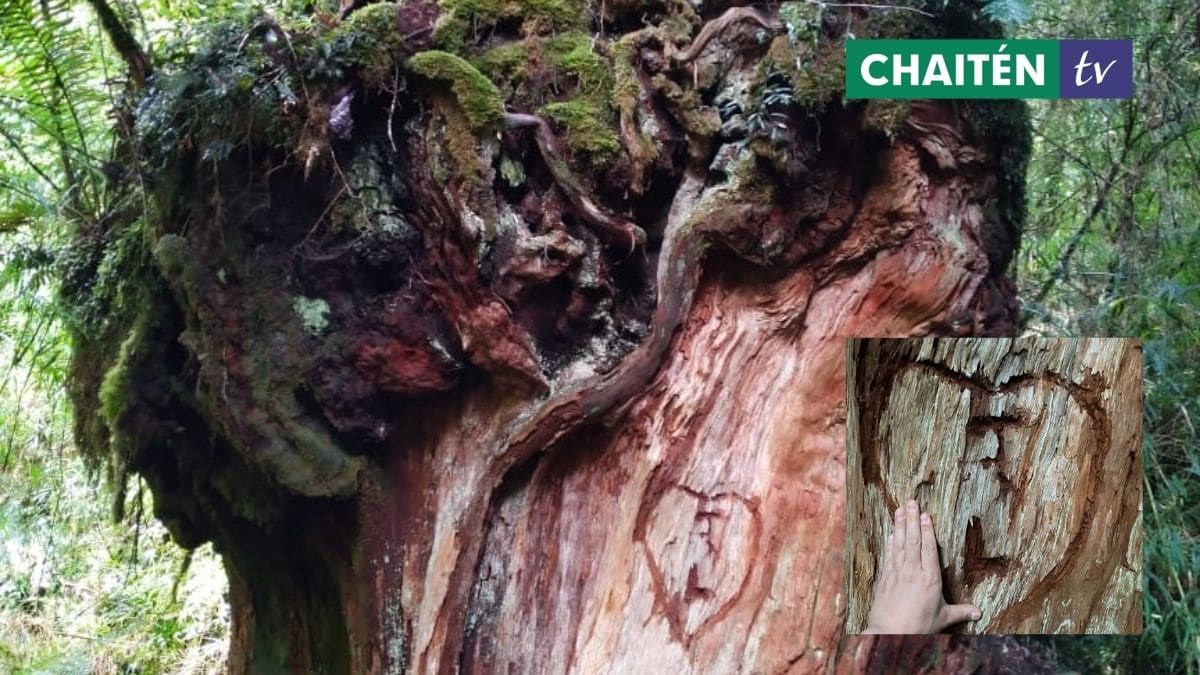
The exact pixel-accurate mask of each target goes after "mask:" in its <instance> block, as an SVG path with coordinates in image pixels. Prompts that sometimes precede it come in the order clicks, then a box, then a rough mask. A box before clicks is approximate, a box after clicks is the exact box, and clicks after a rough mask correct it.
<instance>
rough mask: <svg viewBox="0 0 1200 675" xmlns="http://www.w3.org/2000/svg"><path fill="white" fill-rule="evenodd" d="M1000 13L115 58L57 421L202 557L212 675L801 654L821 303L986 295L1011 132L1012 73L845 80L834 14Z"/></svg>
mask: <svg viewBox="0 0 1200 675" xmlns="http://www.w3.org/2000/svg"><path fill="white" fill-rule="evenodd" d="M935 4H937V3H935ZM998 30H999V27H998V26H996V25H994V24H990V23H988V22H987V21H985V20H984V19H982V18H980V17H979V16H978V13H977V12H976V8H974V7H973V6H972V5H971V4H970V3H949V5H948V6H947V7H945V8H941V9H938V10H937V12H936V13H932V12H925V11H924V10H915V9H907V8H899V9H897V8H891V9H885V8H864V7H833V6H822V5H820V4H818V3H807V2H793V3H784V4H782V5H780V6H774V5H772V6H770V7H767V6H758V5H756V6H753V7H728V6H726V4H725V3H712V4H709V3H705V5H704V9H703V11H699V10H697V9H695V6H694V4H693V3H688V2H676V1H674V0H672V1H668V2H661V3H660V2H581V1H577V0H537V1H534V0H506V1H504V2H496V3H492V2H476V1H474V0H442V1H441V2H433V1H431V0H414V1H410V2H405V3H401V4H370V5H366V6H364V7H356V6H354V5H346V6H344V7H343V8H342V10H341V11H340V12H339V14H338V15H337V16H334V15H331V14H320V13H318V14H317V15H316V16H314V17H309V18H306V19H304V20H299V19H292V20H285V19H283V18H279V17H269V16H255V17H248V18H246V19H245V20H242V21H229V22H225V23H219V24H216V25H214V26H213V27H211V29H210V30H208V31H207V35H208V37H207V39H206V40H205V41H203V42H201V43H198V44H194V45H188V46H185V48H181V49H180V50H177V51H176V52H172V53H171V55H169V56H167V57H160V59H159V61H160V62H158V63H152V64H151V65H150V67H149V68H150V72H149V73H148V74H146V75H145V78H144V79H145V82H146V85H145V87H144V88H138V87H137V86H136V82H135V83H134V85H133V91H132V96H131V101H133V102H135V103H131V107H130V108H129V109H127V110H124V111H119V112H120V114H119V116H118V119H119V121H120V125H121V126H120V129H121V131H122V134H123V136H122V137H123V143H122V146H121V148H120V150H119V160H120V163H121V164H122V165H123V166H125V167H126V168H127V171H126V173H125V176H124V178H123V179H122V180H121V181H120V182H119V183H118V184H116V185H114V189H115V190H119V191H121V192H120V194H122V195H124V197H123V199H120V200H118V201H117V207H116V208H114V210H113V214H112V217H111V218H109V219H107V220H105V221H104V222H101V223H96V224H94V225H92V226H90V227H87V228H84V229H83V230H82V231H81V232H80V235H79V238H78V245H77V246H76V249H75V252H74V256H73V259H72V264H71V265H70V266H69V268H68V270H67V275H66V282H65V286H66V294H67V299H68V302H69V303H70V304H72V305H73V306H74V307H75V324H76V328H77V330H76V334H77V344H78V349H77V351H76V355H75V361H74V365H73V375H74V379H73V394H74V399H75V403H76V406H77V412H78V436H79V439H80V441H81V444H82V445H84V446H86V447H87V448H89V450H90V452H91V453H93V456H95V457H97V458H102V459H104V460H105V461H106V464H107V466H109V467H110V470H111V472H112V475H113V477H114V479H116V480H117V481H118V482H120V481H123V480H124V477H125V476H126V475H127V474H129V473H131V472H136V473H137V474H140V475H141V476H143V477H144V478H145V480H146V481H147V482H148V483H149V484H150V486H151V488H152V489H153V491H154V498H155V505H156V509H157V511H158V515H159V517H160V518H162V520H163V521H164V522H165V523H167V525H168V527H169V528H170V529H171V532H172V534H173V535H174V536H175V537H176V539H177V540H178V541H179V542H180V543H182V544H183V545H185V546H194V545H197V544H199V543H201V542H203V541H208V540H211V541H213V542H214V544H215V545H216V548H217V549H218V550H219V551H220V552H221V554H222V556H223V557H224V560H225V562H226V566H227V568H228V571H229V576H230V579H231V587H232V598H231V599H232V604H233V621H234V626H233V652H232V657H231V667H232V668H233V670H234V671H235V672H243V671H248V670H264V671H265V670H274V669H291V670H296V671H304V672H343V671H353V672H396V671H400V670H404V669H409V670H412V671H414V672H435V671H439V672H451V671H455V670H460V669H461V670H470V671H484V670H491V669H494V668H500V669H505V670H509V671H511V672H564V671H568V670H572V669H574V670H577V671H579V672H654V671H661V672H680V671H686V670H689V669H695V670H698V671H714V672H728V671H731V670H736V669H738V668H744V669H746V670H747V671H754V672H778V671H784V670H787V669H789V668H790V669H792V670H794V671H796V672H806V671H811V670H817V669H821V668H824V667H826V666H827V665H828V664H830V663H831V662H833V661H834V660H836V659H837V655H838V654H839V653H841V652H840V651H839V637H840V636H841V633H842V617H843V614H844V612H845V609H846V600H845V598H844V597H843V595H842V583H841V577H842V560H841V551H842V532H843V525H842V524H843V507H842V504H843V494H842V489H843V487H842V486H843V463H844V460H843V452H844V443H843V435H844V429H843V415H844V402H843V401H844V398H843V390H844V364H843V354H844V345H843V342H842V338H843V337H844V336H850V335H863V334H878V335H924V334H946V333H954V334H987V333H1003V332H1006V331H1009V330H1010V329H1011V326H1012V321H1013V319H1014V309H1015V302H1014V299H1013V296H1012V290H1011V286H1010V284H1009V282H1008V281H1007V280H1006V278H1005V277H1004V270H1005V268H1006V266H1007V263H1008V260H1009V257H1010V255H1011V253H1012V251H1013V250H1014V248H1015V246H1016V242H1017V239H1018V234H1019V226H1020V222H1021V214H1022V192H1021V185H1022V174H1023V169H1024V161H1025V151H1026V147H1027V130H1026V127H1025V121H1024V111H1023V108H1022V107H1021V106H1020V105H1017V104H1001V103H995V104H993V103H988V104H980V103H953V102H919V103H913V104H911V105H910V104H908V103H904V102H875V103H865V102H847V101H843V100H842V96H841V87H842V81H843V73H842V70H841V69H842V64H843V58H842V41H843V40H844V39H845V38H846V36H847V35H850V34H853V35H855V36H858V37H869V36H904V35H924V36H938V35H946V36H953V35H976V36H983V35H995V34H997V33H998ZM889 644H890V643H889ZM913 646H914V649H915V648H917V647H919V646H920V645H916V644H915V643H914V645H913ZM850 647H852V648H854V649H857V650H859V651H858V652H856V654H857V656H855V657H854V658H855V659H860V658H867V655H864V654H865V653H864V652H862V651H861V650H863V649H867V650H868V652H869V649H870V645H869V644H867V643H864V644H860V645H857V646H855V645H850ZM892 647H896V645H892ZM959 647H960V648H962V649H969V646H964V645H959ZM868 655H869V654H868ZM858 662H859V661H853V663H858ZM863 662H864V663H865V661H863ZM848 663H849V662H848Z"/></svg>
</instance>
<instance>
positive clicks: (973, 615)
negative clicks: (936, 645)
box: [938, 604, 982, 631]
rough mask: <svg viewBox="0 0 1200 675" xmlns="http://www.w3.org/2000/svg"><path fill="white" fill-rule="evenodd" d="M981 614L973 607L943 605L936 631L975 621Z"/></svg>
mask: <svg viewBox="0 0 1200 675" xmlns="http://www.w3.org/2000/svg"><path fill="white" fill-rule="evenodd" d="M980 616H982V612H981V611H980V610H979V608H978V607H976V606H975V605H969V604H967V605H944V606H943V607H942V611H941V613H940V616H939V621H938V623H939V624H941V625H940V626H939V627H938V630H939V631H940V630H942V629H943V628H945V627H946V626H950V625H953V624H956V623H962V622H963V621H976V620H978V619H979V617H980Z"/></svg>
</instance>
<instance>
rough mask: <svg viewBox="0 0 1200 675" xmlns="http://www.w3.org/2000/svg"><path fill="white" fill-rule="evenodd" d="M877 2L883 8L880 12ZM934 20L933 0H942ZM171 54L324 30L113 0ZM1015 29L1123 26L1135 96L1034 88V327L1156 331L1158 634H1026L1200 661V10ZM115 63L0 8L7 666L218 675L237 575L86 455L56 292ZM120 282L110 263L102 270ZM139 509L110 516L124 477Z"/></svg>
mask: <svg viewBox="0 0 1200 675" xmlns="http://www.w3.org/2000/svg"><path fill="white" fill-rule="evenodd" d="M872 4H881V3H872ZM915 4H918V5H921V6H922V7H923V8H924V10H926V11H930V12H935V13H936V12H937V11H939V10H940V9H941V8H942V7H944V4H945V3H944V2H943V0H929V1H928V2H925V3H915ZM111 6H112V7H113V8H114V9H115V10H116V11H117V12H119V13H121V14H123V15H124V18H125V20H126V23H127V24H128V25H131V26H135V27H136V29H137V31H136V32H137V37H138V39H139V40H140V41H141V43H142V44H143V45H146V46H147V47H148V49H149V50H150V51H151V52H152V53H153V54H155V55H156V56H157V57H158V58H164V57H167V58H169V56H170V55H171V54H186V53H188V52H189V50H192V49H195V48H196V46H197V45H199V44H201V43H203V42H204V41H205V40H206V38H207V36H208V35H210V34H211V33H212V32H213V31H215V30H228V26H230V25H239V24H240V25H252V24H253V23H254V21H255V20H256V17H260V16H262V15H263V14H264V13H269V14H271V15H272V16H274V17H275V18H276V19H277V20H279V21H312V20H313V19H311V18H306V17H310V16H311V14H310V13H309V11H308V10H309V9H310V8H309V7H308V6H306V5H305V3H298V2H283V3H274V4H271V5H269V6H263V5H259V4H251V3H247V2H241V1H238V0H233V1H225V0H217V1H212V0H206V1H204V2H199V3H190V2H176V1H172V0H126V1H121V2H115V3H113V4H112V5H111ZM984 11H986V12H988V13H990V14H991V15H992V16H993V18H995V19H997V20H999V21H1000V22H1002V23H1004V24H1006V25H1007V30H1008V31H1009V33H1010V34H1011V35H1012V36H1014V37H1044V38H1059V37H1122V38H1125V37H1132V38H1133V40H1134V49H1135V73H1134V78H1135V96H1134V97H1133V98H1132V99H1129V100H1120V101H1067V100H1060V101H1031V102H1030V103H1029V109H1030V114H1031V119H1032V129H1033V147H1032V156H1031V159H1030V164H1029V170H1028V175H1027V189H1026V194H1027V204H1026V207H1027V209H1028V216H1027V219H1026V223H1027V225H1026V229H1025V231H1024V233H1023V237H1022V242H1021V248H1020V251H1019V253H1018V255H1017V258H1016V262H1015V265H1014V269H1013V270H1012V272H1013V275H1014V276H1015V279H1016V282H1017V285H1018V289H1019V297H1020V299H1021V303H1022V320H1023V321H1022V326H1021V332H1023V333H1024V334H1036V335H1048V336H1082V335H1095V336H1132V337H1140V338H1142V339H1143V340H1144V341H1145V363H1146V373H1145V384H1146V396H1145V431H1146V433H1145V458H1146V463H1145V469H1146V471H1145V486H1144V487H1145V502H1144V505H1143V506H1144V508H1143V516H1144V519H1145V532H1146V538H1145V558H1146V565H1145V570H1146V572H1145V589H1144V593H1143V596H1142V601H1143V602H1144V605H1145V606H1144V616H1145V626H1146V630H1145V634H1144V635H1142V636H1140V637H1128V638H1121V637H1087V638H1052V639H1051V638H1025V639H1024V643H1025V644H1027V645H1028V646H1029V647H1030V648H1031V649H1033V650H1035V651H1037V652H1039V653H1040V654H1042V655H1043V656H1044V658H1046V659H1047V660H1048V661H1049V662H1051V663H1052V664H1053V665H1054V666H1055V667H1056V668H1058V669H1059V670H1060V671H1061V672H1105V673H1140V672H1163V673H1167V672H1198V671H1200V662H1198V658H1200V657H1198V656H1197V654H1200V592H1198V588H1197V586H1198V582H1197V575H1198V574H1200V547H1198V546H1197V537H1198V536H1200V527H1198V522H1200V517H1198V511H1200V449H1198V447H1197V446H1198V443H1197V439H1198V438H1200V435H1198V434H1197V429H1196V426H1197V424H1200V187H1198V186H1200V115H1198V114H1197V112H1198V111H1197V107H1198V106H1200V58H1198V54H1200V3H1196V2H1193V1H1192V0H1148V1H1134V0H1068V1H1066V2H1049V1H1045V2H1042V1H1031V0H996V1H993V2H990V3H987V4H986V5H984ZM124 72H125V64H124V63H123V62H122V61H121V59H120V58H119V56H118V55H117V54H115V53H114V51H113V49H112V47H111V43H110V42H109V41H108V40H107V38H106V36H105V34H104V33H103V31H102V29H101V26H100V24H99V22H98V21H97V20H96V17H95V15H94V14H93V13H92V10H91V8H90V6H89V5H87V4H84V3H72V2H70V1H69V0H0V672H8V671H14V672H50V673H59V672H63V673H76V672H96V673H160V672H164V673H165V672H171V673H200V672H219V671H220V670H221V663H222V659H223V657H224V653H225V649H226V641H227V635H226V631H227V620H228V617H227V609H226V607H225V605H224V600H223V593H224V587H225V581H224V573H223V571H222V568H221V566H220V563H219V561H218V559H217V558H216V556H215V555H214V554H213V553H212V552H211V551H210V550H208V548H207V547H203V548H200V549H197V550H195V551H193V552H184V551H183V550H182V549H180V548H178V547H177V546H175V545H174V544H173V543H171V542H170V540H169V539H168V537H167V536H166V532H165V530H164V529H163V528H162V526H161V525H159V524H158V523H157V522H156V521H155V520H154V519H153V518H152V516H151V515H150V513H151V505H150V496H149V492H148V490H146V489H144V487H143V486H142V485H141V484H140V483H139V481H138V480H136V479H131V480H129V481H127V483H126V484H124V485H117V484H114V483H113V482H112V481H105V480H103V471H101V470H99V467H97V466H95V465H94V464H92V463H89V462H87V461H85V460H84V459H83V458H81V457H80V456H79V454H78V453H76V452H74V450H73V445H72V436H71V420H70V415H71V410H70V408H69V404H68V401H67V396H66V394H65V387H64V376H65V372H66V367H67V360H68V358H69V355H70V350H71V344H70V340H69V337H68V335H69V332H68V326H69V322H71V321H73V320H75V319H76V317H73V316H71V314H70V313H69V312H66V311H64V310H63V309H62V308H61V307H60V305H59V303H58V302H57V298H58V290H59V289H58V286H57V283H58V281H57V280H58V279H60V278H61V276H62V275H61V269H62V266H63V265H65V264H67V263H68V262H69V261H67V260H65V258H66V257H67V255H66V252H67V251H68V244H69V241H70V238H71V235H72V233H73V231H74V229H75V228H76V227H77V224H78V223H80V222H88V221H94V220H95V219H98V218H101V217H102V216H103V214H105V213H107V212H108V211H109V210H110V208H111V207H112V205H111V204H109V203H107V202H106V199H108V198H109V192H108V191H106V189H105V186H106V183H107V181H108V180H109V179H110V177H111V176H112V174H113V173H114V172H120V171H122V170H123V169H122V167H120V166H115V165H112V164H110V163H108V158H109V156H110V153H111V151H112V148H113V144H114V142H115V138H116V137H115V135H114V128H115V127H116V125H117V124H118V123H120V120H114V119H113V118H112V116H111V115H110V114H109V113H110V111H111V110H113V109H114V107H117V104H118V103H120V98H121V96H122V92H123V91H124V89H123V86H122V83H121V82H122V78H123V77H124ZM102 272H106V273H110V274H113V275H119V274H120V270H102ZM118 490H119V491H122V492H123V494H124V502H125V504H126V507H125V508H124V509H123V517H122V518H121V519H120V520H116V521H114V519H113V509H112V506H111V505H112V504H113V503H114V498H113V497H114V495H113V493H114V491H118Z"/></svg>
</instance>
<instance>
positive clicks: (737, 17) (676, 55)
mask: <svg viewBox="0 0 1200 675" xmlns="http://www.w3.org/2000/svg"><path fill="white" fill-rule="evenodd" d="M739 21H753V22H754V23H757V24H758V25H759V26H762V27H763V28H766V29H768V30H777V29H779V28H782V27H783V24H782V23H780V21H779V18H778V17H768V16H767V15H765V14H763V13H762V12H761V11H759V10H757V9H755V8H753V7H730V8H729V9H727V10H725V13H724V14H722V15H721V16H719V17H717V18H715V19H713V20H712V21H709V22H708V23H706V24H704V27H703V28H701V29H700V34H699V35H697V36H696V39H695V40H692V44H690V45H688V48H687V49H684V50H683V51H678V50H677V49H676V48H675V46H674V45H673V44H671V42H670V41H666V43H665V44H666V47H665V48H664V52H665V53H666V55H667V57H668V58H670V59H671V60H673V61H677V62H679V63H687V62H689V61H691V60H692V59H694V58H696V57H697V56H699V55H700V52H701V51H703V50H704V47H705V46H707V45H708V43H709V42H711V41H712V39H713V38H714V37H716V36H717V35H718V34H719V33H721V32H722V31H724V30H725V29H726V28H728V27H729V26H731V25H733V24H735V23H737V22H739Z"/></svg>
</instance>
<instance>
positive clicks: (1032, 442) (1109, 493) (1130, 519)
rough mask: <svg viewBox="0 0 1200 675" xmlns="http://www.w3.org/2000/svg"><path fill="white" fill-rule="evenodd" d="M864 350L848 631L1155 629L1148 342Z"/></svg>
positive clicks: (939, 343)
mask: <svg viewBox="0 0 1200 675" xmlns="http://www.w3.org/2000/svg"><path fill="white" fill-rule="evenodd" d="M847 350H848V355H847V378H846V382H847V392H846V403H847V410H846V432H847V458H846V500H847V504H846V547H847V555H846V566H847V568H846V584H847V589H846V592H847V617H846V621H847V623H846V630H847V632H849V633H883V634H904V633H937V632H955V633H993V634H995V633H1055V634H1085V633H1086V634H1099V633H1121V634H1131V633H1141V632H1142V598H1141V592H1142V513H1141V507H1142V345H1141V341H1140V340H1135V339H1123V338H1071V339H1068V338H1036V337H1028V338H922V339H852V340H849V341H848V344H847Z"/></svg>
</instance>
